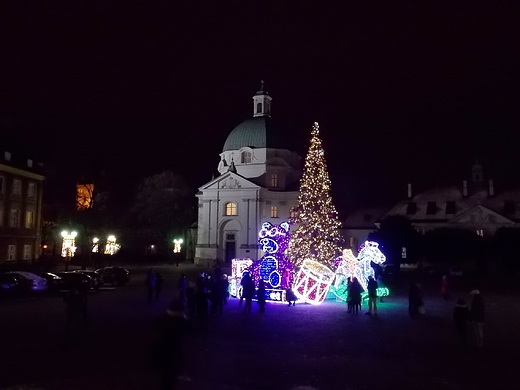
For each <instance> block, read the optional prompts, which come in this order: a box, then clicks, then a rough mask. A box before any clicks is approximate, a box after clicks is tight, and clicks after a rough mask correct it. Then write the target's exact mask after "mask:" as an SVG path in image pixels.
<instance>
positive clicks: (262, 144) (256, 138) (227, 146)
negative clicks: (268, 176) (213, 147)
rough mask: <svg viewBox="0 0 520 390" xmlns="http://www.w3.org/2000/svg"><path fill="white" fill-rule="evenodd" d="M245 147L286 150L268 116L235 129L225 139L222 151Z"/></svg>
mask: <svg viewBox="0 0 520 390" xmlns="http://www.w3.org/2000/svg"><path fill="white" fill-rule="evenodd" d="M245 146H248V147H250V148H275V149H287V145H286V143H285V142H284V140H283V139H282V135H281V133H280V132H279V131H277V130H276V129H275V127H274V125H273V120H272V119H271V118H270V117H268V116H259V117H256V118H251V119H248V120H245V121H244V122H242V123H241V124H239V125H238V126H237V127H235V128H234V129H233V131H232V132H231V133H230V134H229V136H228V137H227V139H226V142H225V143H224V148H223V149H222V151H223V152H226V151H228V150H239V149H240V148H243V147H245Z"/></svg>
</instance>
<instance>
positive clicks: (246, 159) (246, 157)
mask: <svg viewBox="0 0 520 390" xmlns="http://www.w3.org/2000/svg"><path fill="white" fill-rule="evenodd" d="M242 164H251V152H242Z"/></svg>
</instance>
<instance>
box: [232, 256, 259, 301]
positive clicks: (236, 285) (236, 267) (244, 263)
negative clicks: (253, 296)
mask: <svg viewBox="0 0 520 390" xmlns="http://www.w3.org/2000/svg"><path fill="white" fill-rule="evenodd" d="M251 264H253V260H251V259H249V258H243V259H232V260H231V276H230V277H229V278H228V281H229V293H230V294H231V296H233V297H237V298H240V297H241V296H242V286H241V285H240V281H241V280H242V276H244V272H246V271H247V270H248V268H249V267H250V266H251Z"/></svg>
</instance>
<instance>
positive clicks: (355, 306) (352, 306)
mask: <svg viewBox="0 0 520 390" xmlns="http://www.w3.org/2000/svg"><path fill="white" fill-rule="evenodd" d="M378 288H379V283H378V282H377V281H376V280H375V279H374V277H372V276H370V277H369V278H368V282H367V293H368V311H367V312H366V313H365V314H367V315H372V314H374V315H377V301H378V300H379V301H380V302H382V301H383V300H382V298H379V297H378V295H377V290H378ZM344 292H347V294H348V295H347V305H348V308H347V312H348V313H355V314H357V313H358V312H359V311H360V310H361V301H362V298H361V293H362V292H363V287H362V286H361V283H360V282H359V280H358V279H357V278H356V277H353V278H349V279H348V282H347V288H346V290H345V291H344Z"/></svg>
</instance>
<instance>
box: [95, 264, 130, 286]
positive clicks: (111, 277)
mask: <svg viewBox="0 0 520 390" xmlns="http://www.w3.org/2000/svg"><path fill="white" fill-rule="evenodd" d="M96 272H97V273H98V274H99V275H101V279H102V281H103V283H104V284H111V285H113V286H124V285H125V284H127V283H128V281H129V280H130V271H128V270H127V269H126V268H122V267H103V268H99V269H97V270H96Z"/></svg>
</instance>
